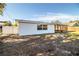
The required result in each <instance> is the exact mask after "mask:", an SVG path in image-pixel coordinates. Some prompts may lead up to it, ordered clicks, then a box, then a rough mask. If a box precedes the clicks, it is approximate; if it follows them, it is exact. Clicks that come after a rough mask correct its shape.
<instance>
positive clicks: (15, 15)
mask: <svg viewBox="0 0 79 59" xmlns="http://www.w3.org/2000/svg"><path fill="white" fill-rule="evenodd" d="M78 16H79V4H77V3H47V4H46V3H37V4H36V3H8V4H7V6H6V8H5V10H4V15H3V16H0V18H1V19H3V20H11V21H13V20H14V19H26V20H38V21H47V22H50V21H53V20H60V21H62V22H66V21H70V20H76V19H77V18H79V17H78Z"/></svg>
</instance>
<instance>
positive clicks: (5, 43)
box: [0, 34, 79, 56]
mask: <svg viewBox="0 0 79 59" xmlns="http://www.w3.org/2000/svg"><path fill="white" fill-rule="evenodd" d="M64 41H67V42H64ZM69 41H71V42H69ZM0 55H6V56H37V55H40V56H46V55H47V56H68V55H70V56H71V55H79V40H71V38H69V37H67V36H65V35H64V34H54V35H53V34H52V35H42V37H41V36H23V37H19V36H7V37H3V38H1V43H0Z"/></svg>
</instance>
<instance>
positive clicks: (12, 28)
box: [2, 26, 18, 34]
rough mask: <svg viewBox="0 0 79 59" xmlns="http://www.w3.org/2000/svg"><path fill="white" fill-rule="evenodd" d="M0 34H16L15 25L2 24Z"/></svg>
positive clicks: (16, 28)
mask: <svg viewBox="0 0 79 59" xmlns="http://www.w3.org/2000/svg"><path fill="white" fill-rule="evenodd" d="M2 34H18V27H16V26H3V27H2Z"/></svg>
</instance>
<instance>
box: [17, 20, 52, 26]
mask: <svg viewBox="0 0 79 59" xmlns="http://www.w3.org/2000/svg"><path fill="white" fill-rule="evenodd" d="M16 21H17V22H19V23H30V24H50V25H53V23H48V22H41V21H32V20H16Z"/></svg>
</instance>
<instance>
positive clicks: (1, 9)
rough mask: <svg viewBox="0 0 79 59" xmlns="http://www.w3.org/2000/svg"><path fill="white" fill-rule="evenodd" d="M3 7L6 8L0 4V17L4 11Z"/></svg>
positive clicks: (3, 4)
mask: <svg viewBox="0 0 79 59" xmlns="http://www.w3.org/2000/svg"><path fill="white" fill-rule="evenodd" d="M5 6H6V4H5V3H0V15H3V11H4V8H5Z"/></svg>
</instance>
